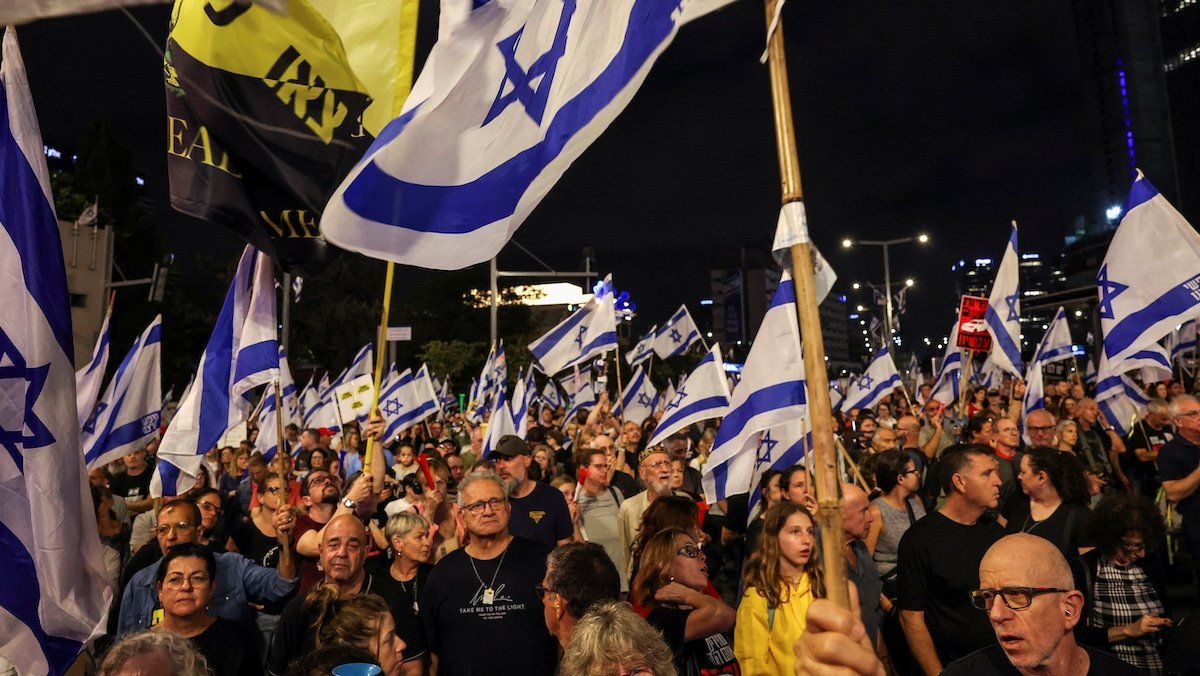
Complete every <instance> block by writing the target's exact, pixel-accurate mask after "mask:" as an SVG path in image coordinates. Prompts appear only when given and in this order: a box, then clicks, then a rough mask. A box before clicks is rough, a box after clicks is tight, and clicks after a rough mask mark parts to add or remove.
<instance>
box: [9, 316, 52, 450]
mask: <svg viewBox="0 0 1200 676" xmlns="http://www.w3.org/2000/svg"><path fill="white" fill-rule="evenodd" d="M3 362H8V363H9V365H8V366H3V367H0V383H3V384H2V385H0V392H10V393H12V394H17V393H19V392H20V391H21V390H24V391H25V396H24V402H23V403H24V410H23V411H22V414H23V415H22V416H21V418H17V416H15V415H11V412H10V415H6V416H5V418H7V419H9V420H16V419H19V420H23V421H24V423H25V424H24V428H23V427H20V426H18V427H17V428H16V429H8V428H5V427H0V446H3V447H4V450H6V451H8V453H9V455H11V456H12V458H13V462H15V463H16V465H17V468H18V469H21V470H22V471H23V470H24V468H25V462H24V458H23V457H22V455H21V449H20V448H17V446H18V445H19V446H21V447H23V448H25V449H31V448H42V447H44V446H49V445H50V444H52V443H54V441H55V439H54V435H53V434H51V433H50V429H49V428H47V427H46V425H45V423H43V422H42V421H41V419H40V418H38V417H37V414H36V413H34V412H33V406H34V404H36V403H37V400H38V397H39V396H41V393H42V388H43V387H44V386H45V385H46V377H47V376H49V375H50V365H49V364H44V365H42V366H35V367H33V368H29V366H28V365H27V364H26V362H25V356H24V355H22V354H21V353H20V352H19V351H18V350H17V348H16V346H15V345H13V343H12V341H11V340H9V338H8V335H7V334H5V333H4V332H3V331H0V363H3ZM6 381H8V382H6ZM22 381H23V382H22ZM10 396H11V395H10ZM5 403H6V404H7V405H8V406H12V405H13V403H14V402H12V401H11V400H10V401H8V402H5ZM18 405H20V404H18ZM25 428H28V430H29V433H28V434H26V433H25Z"/></svg>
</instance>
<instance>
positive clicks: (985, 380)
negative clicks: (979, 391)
mask: <svg viewBox="0 0 1200 676" xmlns="http://www.w3.org/2000/svg"><path fill="white" fill-rule="evenodd" d="M995 354H996V353H995V352H994V351H993V352H990V353H988V355H987V356H986V357H984V359H983V365H982V366H980V367H979V370H978V371H975V373H973V374H972V376H971V379H972V380H973V381H975V384H976V385H979V386H980V387H982V388H983V389H985V390H991V389H994V388H997V387H999V386H1000V383H1001V381H1003V380H1004V371H1003V369H1002V367H1001V366H1000V365H999V364H997V363H996V360H995V359H993V358H992V356H993V355H995Z"/></svg>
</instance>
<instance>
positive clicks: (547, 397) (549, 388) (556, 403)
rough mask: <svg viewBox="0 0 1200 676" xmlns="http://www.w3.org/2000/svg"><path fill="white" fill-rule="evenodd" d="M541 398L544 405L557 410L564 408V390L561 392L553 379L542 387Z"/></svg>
mask: <svg viewBox="0 0 1200 676" xmlns="http://www.w3.org/2000/svg"><path fill="white" fill-rule="evenodd" d="M541 399H542V405H543V406H549V407H550V408H552V409H555V410H558V409H560V408H563V406H564V405H565V402H564V401H563V396H562V392H560V391H559V389H558V388H557V387H555V386H554V381H553V380H552V381H550V382H548V383H546V386H545V387H543V388H542V395H541Z"/></svg>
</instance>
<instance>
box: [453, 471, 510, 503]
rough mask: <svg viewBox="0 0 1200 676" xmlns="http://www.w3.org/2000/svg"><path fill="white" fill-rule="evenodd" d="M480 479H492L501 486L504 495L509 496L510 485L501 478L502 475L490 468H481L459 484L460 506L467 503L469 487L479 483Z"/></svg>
mask: <svg viewBox="0 0 1200 676" xmlns="http://www.w3.org/2000/svg"><path fill="white" fill-rule="evenodd" d="M480 481H491V482H492V483H494V484H496V485H497V486H499V487H500V492H501V493H503V494H504V497H506V498H507V497H508V486H506V485H505V483H504V480H503V479H501V478H500V475H499V474H496V473H495V472H493V471H492V470H490V469H481V470H477V471H473V472H471V473H470V474H468V475H466V476H465V477H463V480H462V481H461V482H460V483H459V484H458V506H459V507H465V506H466V505H467V488H468V487H470V486H471V484H475V483H479V482H480Z"/></svg>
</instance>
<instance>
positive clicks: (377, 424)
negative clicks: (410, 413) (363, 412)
mask: <svg viewBox="0 0 1200 676" xmlns="http://www.w3.org/2000/svg"><path fill="white" fill-rule="evenodd" d="M386 431H387V423H386V422H385V421H384V419H383V418H381V417H379V416H371V418H370V420H367V427H366V429H364V430H363V437H371V438H372V439H375V440H376V441H378V440H379V439H382V438H383V433H384V432H386Z"/></svg>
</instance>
